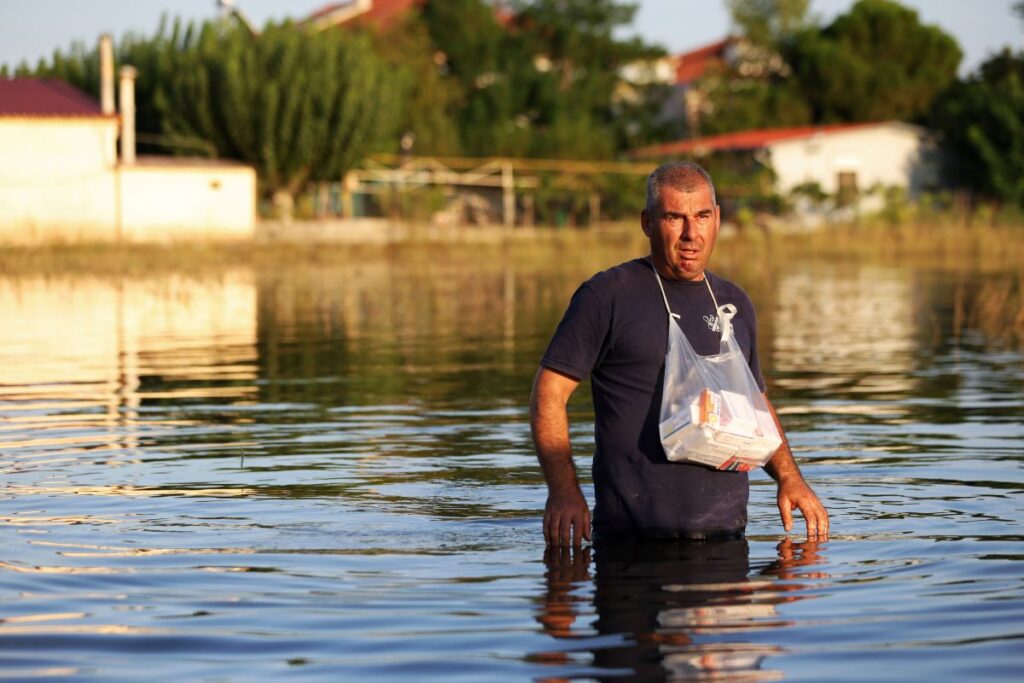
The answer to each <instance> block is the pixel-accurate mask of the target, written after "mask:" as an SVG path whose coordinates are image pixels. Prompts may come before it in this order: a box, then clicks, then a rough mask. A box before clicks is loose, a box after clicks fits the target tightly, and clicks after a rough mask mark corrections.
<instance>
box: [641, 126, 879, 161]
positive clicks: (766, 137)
mask: <svg viewBox="0 0 1024 683" xmlns="http://www.w3.org/2000/svg"><path fill="white" fill-rule="evenodd" d="M872 125H878V124H877V123H836V124H831V125H827V126H799V127H796V128H762V129H759V130H741V131H737V132H735V133H723V134H721V135H711V136H709V137H705V138H691V139H688V140H677V141H675V142H666V143H664V144H660V145H651V146H649V147H641V148H639V149H635V150H633V151H632V152H631V153H630V156H633V157H636V158H640V159H643V158H648V159H649V158H652V157H653V158H657V157H669V156H677V155H686V154H707V153H709V152H720V151H726V150H753V149H761V148H763V147H767V146H768V145H770V144H771V143H773V142H781V141H783V140H796V139H799V138H807V137H811V136H812V135H818V134H821V135H829V134H831V133H838V132H843V131H847V130H852V129H854V128H862V127H864V126H872Z"/></svg>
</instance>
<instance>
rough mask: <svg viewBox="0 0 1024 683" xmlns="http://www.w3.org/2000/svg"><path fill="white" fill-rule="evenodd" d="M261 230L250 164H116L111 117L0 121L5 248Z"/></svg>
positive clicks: (229, 235) (0, 214)
mask: <svg viewBox="0 0 1024 683" xmlns="http://www.w3.org/2000/svg"><path fill="white" fill-rule="evenodd" d="M255 226H256V173H255V171H254V170H253V169H252V168H250V167H247V166H243V165H241V164H233V163H224V162H210V161H208V160H203V159H198V160H180V159H163V158H161V159H157V160H155V161H154V159H153V158H152V157H140V158H139V163H138V164H137V165H134V166H119V165H118V160H117V119H116V118H115V117H90V118H18V117H3V118H0V244H43V243H54V242H106V241H114V240H118V239H122V238H123V239H128V240H132V241H161V242H162V241H174V240H178V239H192V238H199V237H202V238H214V239H237V238H248V237H251V236H253V235H254V234H255Z"/></svg>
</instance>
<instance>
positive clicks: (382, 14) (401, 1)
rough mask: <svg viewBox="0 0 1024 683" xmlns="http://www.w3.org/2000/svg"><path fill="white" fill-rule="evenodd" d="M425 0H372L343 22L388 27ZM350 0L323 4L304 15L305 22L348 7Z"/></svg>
mask: <svg viewBox="0 0 1024 683" xmlns="http://www.w3.org/2000/svg"><path fill="white" fill-rule="evenodd" d="M426 3H427V0H373V2H372V3H371V6H370V9H368V10H367V11H365V12H363V13H362V14H358V15H356V16H354V17H352V18H350V19H348V20H347V21H344V22H342V23H343V24H349V23H350V24H353V25H355V26H367V25H370V26H374V27H375V28H388V27H389V26H391V25H392V24H393V23H395V21H397V20H398V18H399V17H401V15H402V14H403V13H404V12H406V11H407V10H409V9H411V8H412V7H415V6H422V5H425V4H426ZM351 5H352V2H335V3H331V4H330V5H325V6H324V7H321V8H320V9H318V10H317V11H315V12H313V13H312V14H311V15H309V16H308V17H306V19H305V22H306V23H312V22H315V21H316V20H318V19H327V18H328V17H329V16H330V14H331V13H332V12H335V11H336V10H340V9H348V8H349V7H350V6H351Z"/></svg>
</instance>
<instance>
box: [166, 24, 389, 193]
mask: <svg viewBox="0 0 1024 683" xmlns="http://www.w3.org/2000/svg"><path fill="white" fill-rule="evenodd" d="M157 40H158V42H159V44H160V47H161V50H160V56H161V58H162V59H164V60H166V61H165V67H166V68H164V69H161V71H162V77H161V78H162V80H161V83H160V86H159V89H158V90H157V92H156V96H155V105H156V109H157V110H158V111H159V113H160V115H161V117H162V122H163V126H162V128H163V132H165V133H168V134H172V135H182V136H190V137H199V138H203V139H206V140H210V141H211V142H212V143H213V144H214V145H215V146H216V148H217V151H218V153H219V154H220V155H221V156H225V157H229V158H232V159H239V160H241V161H245V162H247V163H250V164H252V165H254V166H255V167H256V169H257V171H258V173H259V176H260V181H261V183H262V189H263V191H264V193H268V194H273V195H275V196H276V199H277V200H278V201H279V202H280V203H281V204H282V206H284V207H288V206H290V203H291V199H292V198H293V197H294V196H295V195H296V194H297V193H298V192H300V191H301V190H302V189H303V188H304V187H305V186H306V185H307V183H309V182H310V181H316V180H333V179H337V178H340V177H341V176H342V175H343V174H344V173H345V172H346V171H347V170H348V169H350V168H352V167H353V166H354V165H355V164H357V163H358V162H359V161H360V160H361V159H362V158H363V157H364V156H365V155H366V154H367V153H368V152H369V151H370V150H371V148H372V147H373V146H374V145H375V144H377V142H378V141H379V140H380V137H381V135H382V133H383V132H384V130H386V129H387V128H388V127H389V124H390V122H389V121H388V113H389V112H390V111H393V110H394V107H393V106H391V105H393V104H394V102H393V101H392V96H393V91H392V89H391V87H390V84H391V81H390V79H389V76H388V70H387V68H386V66H385V64H384V62H383V61H382V60H381V59H380V58H378V57H377V56H376V54H375V53H374V52H373V51H372V49H371V47H370V44H369V41H368V40H367V39H365V38H364V37H359V36H352V35H347V34H343V33H342V32H337V31H326V32H322V33H310V32H307V31H306V30H303V29H301V28H299V27H296V26H294V25H292V24H290V23H284V24H280V25H274V24H268V25H267V26H266V27H265V28H264V30H263V32H262V33H261V34H260V35H259V37H257V38H253V37H252V36H251V35H250V34H249V32H248V30H246V29H245V28H243V27H241V26H238V25H237V24H231V25H225V24H216V23H206V24H203V25H202V27H200V28H198V30H197V29H195V28H194V27H192V26H189V28H188V29H186V30H184V31H181V30H180V28H179V26H177V25H176V26H175V29H174V30H173V32H172V33H171V34H170V35H169V36H166V37H163V36H160V37H158V39H157Z"/></svg>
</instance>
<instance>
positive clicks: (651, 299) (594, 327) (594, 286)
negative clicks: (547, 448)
mask: <svg viewBox="0 0 1024 683" xmlns="http://www.w3.org/2000/svg"><path fill="white" fill-rule="evenodd" d="M705 276H706V277H707V279H708V282H709V283H710V284H711V288H712V290H713V291H714V293H715V297H716V298H717V300H718V304H719V305H720V306H721V305H725V304H727V303H731V304H733V305H735V306H736V309H737V313H736V316H735V317H734V318H733V319H732V324H733V330H734V333H735V335H736V339H737V340H738V341H739V344H740V347H741V348H742V349H743V353H744V355H745V356H746V358H747V362H748V363H749V365H750V369H751V372H752V373H753V375H754V378H755V379H756V380H757V382H758V385H759V386H760V387H761V389H762V391H763V390H764V379H763V378H762V376H761V368H760V365H759V364H758V361H757V334H756V330H757V321H756V319H755V317H754V307H753V305H752V304H751V302H750V298H749V297H748V296H747V294H746V293H745V292H744V291H743V290H742V289H740V288H739V287H737V286H736V285H734V284H733V283H731V282H729V281H728V280H725V279H723V278H720V277H718V276H716V275H714V274H712V273H709V272H707V271H705ZM662 282H663V283H664V286H665V293H666V296H667V297H668V301H669V305H670V306H671V307H672V312H673V313H677V314H679V315H680V316H681V317H680V318H679V324H680V326H681V327H682V330H683V332H684V333H685V334H686V338H687V340H688V341H689V342H690V345H691V346H692V347H693V348H694V350H695V351H697V353H699V354H701V355H711V354H715V353H718V352H719V344H720V340H721V332H720V329H719V327H718V320H717V316H716V311H715V305H714V302H713V301H712V299H711V294H710V293H709V292H708V289H707V285H706V284H705V283H704V282H703V281H701V282H685V281H676V280H667V279H664V278H663V279H662ZM667 346H668V314H667V313H666V311H665V304H664V301H663V300H662V297H661V292H660V290H659V289H658V282H657V280H655V276H654V270H653V268H652V266H651V262H650V260H649V259H647V258H642V259H635V260H633V261H628V262H626V263H623V264H621V265H618V266H615V267H614V268H610V269H608V270H606V271H603V272H600V273H598V274H597V275H595V276H594V277H592V278H591V279H590V280H588V281H587V282H585V283H583V284H582V285H581V286H580V288H579V289H577V290H576V293H575V294H574V295H573V297H572V301H571V302H570V304H569V308H568V310H566V312H565V315H564V316H563V318H562V321H561V322H560V323H559V325H558V329H557V330H556V331H555V334H554V337H553V338H552V340H551V343H550V344H549V345H548V348H547V351H546V352H545V353H544V357H543V359H542V360H541V365H543V366H544V367H546V368H550V369H552V370H556V371H558V372H561V373H563V374H566V375H569V376H570V377H573V378H575V379H579V380H582V379H585V378H586V377H587V376H588V375H589V376H590V378H591V387H592V391H593V400H594V412H595V416H596V417H595V439H596V442H597V449H596V451H595V453H594V463H593V469H592V472H593V479H594V492H595V497H596V499H597V500H596V505H595V508H594V529H595V531H597V532H598V534H601V535H619V534H628V535H634V536H676V535H692V536H700V535H704V534H709V533H715V532H732V531H738V530H742V529H743V528H744V527H745V526H746V523H747V498H748V495H749V490H748V489H749V487H748V480H747V474H746V473H744V472H720V471H717V470H713V469H711V468H709V467H706V466H703V465H695V464H689V463H679V462H670V461H669V460H668V459H667V458H666V457H665V452H664V451H663V450H662V447H661V440H660V438H659V435H658V418H659V411H660V408H661V388H662V379H663V374H664V368H665V351H666V348H667Z"/></svg>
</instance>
